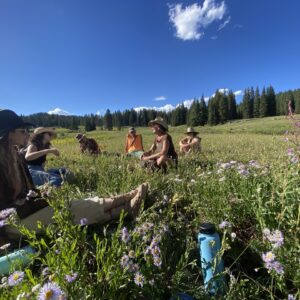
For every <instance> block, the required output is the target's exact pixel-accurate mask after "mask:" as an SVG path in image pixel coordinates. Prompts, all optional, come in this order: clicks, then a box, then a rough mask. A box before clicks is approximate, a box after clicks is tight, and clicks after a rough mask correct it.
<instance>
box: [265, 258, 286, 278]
mask: <svg viewBox="0 0 300 300" xmlns="http://www.w3.org/2000/svg"><path fill="white" fill-rule="evenodd" d="M265 267H266V268H267V269H268V270H270V271H275V272H276V273H277V274H280V275H282V274H283V273H284V269H283V265H282V264H281V263H280V262H279V261H277V260H274V261H271V262H267V263H266V264H265Z"/></svg>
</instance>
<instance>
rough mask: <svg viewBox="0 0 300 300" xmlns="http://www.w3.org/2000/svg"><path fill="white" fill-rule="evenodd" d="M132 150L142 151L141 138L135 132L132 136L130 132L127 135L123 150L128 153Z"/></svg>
mask: <svg viewBox="0 0 300 300" xmlns="http://www.w3.org/2000/svg"><path fill="white" fill-rule="evenodd" d="M132 151H144V147H143V139H142V136H141V135H140V134H137V135H135V136H134V137H133V136H132V135H130V134H128V135H127V138H126V146H125V152H126V153H128V152H132Z"/></svg>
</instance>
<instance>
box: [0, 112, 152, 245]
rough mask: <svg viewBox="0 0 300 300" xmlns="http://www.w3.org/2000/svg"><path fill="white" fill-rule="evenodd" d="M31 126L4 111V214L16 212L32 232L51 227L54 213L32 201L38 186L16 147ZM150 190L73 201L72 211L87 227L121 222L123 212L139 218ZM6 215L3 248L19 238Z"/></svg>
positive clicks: (0, 152) (0, 163) (0, 136)
mask: <svg viewBox="0 0 300 300" xmlns="http://www.w3.org/2000/svg"><path fill="white" fill-rule="evenodd" d="M29 126H32V124H30V123H25V122H24V121H23V120H22V119H21V118H20V117H19V116H17V114H15V113H14V112H13V111H11V110H7V109H6V110H0V211H2V210H4V209H8V208H15V209H16V211H17V214H18V216H19V217H20V219H21V224H23V225H24V226H26V227H27V228H29V229H31V230H38V229H37V221H41V222H42V223H43V224H44V225H47V224H49V223H50V222H51V220H52V216H53V210H52V208H51V207H49V206H48V203H47V202H46V201H45V200H43V199H40V198H39V199H38V200H37V199H33V198H29V200H28V193H29V192H30V190H33V189H34V185H33V182H32V179H31V176H30V174H29V172H28V168H27V166H26V164H25V163H24V161H23V160H22V157H21V155H19V153H18V151H17V148H16V146H18V145H23V144H24V141H25V140H26V139H27V138H28V130H27V128H28V127H29ZM147 188H148V185H147V184H145V183H144V184H141V185H140V186H139V187H137V188H136V189H134V190H133V191H131V192H129V193H127V194H124V195H119V196H115V197H111V198H100V197H94V198H87V199H84V200H73V201H72V202H71V208H70V209H71V211H72V215H73V216H74V222H75V223H78V224H79V223H80V220H81V219H82V218H86V219H87V220H86V224H93V223H100V224H102V223H105V222H108V221H110V220H113V219H117V218H119V216H120V213H121V212H122V210H124V211H125V212H127V213H128V215H129V216H131V217H136V215H137V213H138V211H139V208H140V205H141V201H142V199H143V198H144V197H145V195H146V193H147ZM3 215H4V214H0V221H1V222H0V246H1V245H2V244H4V243H5V242H6V241H7V239H9V240H11V239H15V238H17V237H18V236H19V233H18V231H17V230H16V228H14V227H12V226H8V225H5V220H4V219H3V218H2V217H3Z"/></svg>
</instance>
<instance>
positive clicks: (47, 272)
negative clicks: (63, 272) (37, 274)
mask: <svg viewBox="0 0 300 300" xmlns="http://www.w3.org/2000/svg"><path fill="white" fill-rule="evenodd" d="M47 275H49V268H48V267H45V268H44V269H43V271H42V276H44V277H45V276H47Z"/></svg>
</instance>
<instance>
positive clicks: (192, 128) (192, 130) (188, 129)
mask: <svg viewBox="0 0 300 300" xmlns="http://www.w3.org/2000/svg"><path fill="white" fill-rule="evenodd" d="M186 133H187V134H188V133H194V134H198V133H199V132H198V131H195V129H194V127H188V128H187V130H186Z"/></svg>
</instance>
